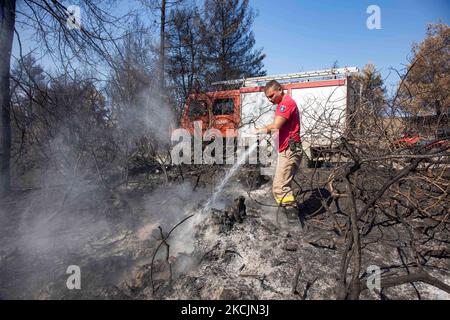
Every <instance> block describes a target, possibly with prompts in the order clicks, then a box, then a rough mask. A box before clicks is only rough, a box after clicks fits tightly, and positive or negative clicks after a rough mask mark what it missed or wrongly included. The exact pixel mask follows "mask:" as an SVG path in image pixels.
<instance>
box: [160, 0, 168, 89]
mask: <svg viewBox="0 0 450 320" xmlns="http://www.w3.org/2000/svg"><path fill="white" fill-rule="evenodd" d="M165 26H166V0H161V29H160V31H161V33H160V42H159V68H160V70H159V72H160V73H159V81H160V83H159V89H160V90H161V94H162V93H163V91H164V40H165Z"/></svg>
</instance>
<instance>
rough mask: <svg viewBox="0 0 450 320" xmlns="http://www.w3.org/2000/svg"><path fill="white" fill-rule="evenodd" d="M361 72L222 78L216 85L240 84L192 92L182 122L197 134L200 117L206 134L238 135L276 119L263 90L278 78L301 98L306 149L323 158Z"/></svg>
mask: <svg viewBox="0 0 450 320" xmlns="http://www.w3.org/2000/svg"><path fill="white" fill-rule="evenodd" d="M356 72H358V69H357V68H356V67H350V68H339V69H327V70H319V71H309V72H301V73H291V74H282V75H273V76H264V77H254V78H247V79H237V80H229V81H220V82H216V83H213V85H224V86H227V85H234V86H235V87H236V85H238V86H240V88H239V89H234V90H225V91H214V92H207V93H204V94H193V95H190V96H189V97H188V99H187V101H186V105H185V108H184V112H183V115H182V118H181V127H182V128H184V129H187V130H189V132H191V134H194V122H195V121H200V122H201V124H202V133H204V132H205V131H206V130H207V129H210V128H215V129H218V130H220V132H221V133H222V135H223V136H228V137H229V136H232V137H236V136H239V135H241V134H244V133H245V132H248V131H249V130H250V129H251V128H254V127H257V128H260V127H262V126H264V125H266V124H269V123H271V122H272V121H273V117H274V111H275V107H276V106H274V105H272V104H271V103H270V102H269V101H268V99H267V98H266V97H265V95H264V91H263V89H264V85H265V84H266V83H267V82H268V81H270V80H272V79H275V80H277V81H278V82H280V83H281V84H282V86H283V89H284V91H285V92H286V93H287V94H289V95H290V96H291V97H292V98H293V99H294V100H295V101H296V102H297V105H298V107H299V110H300V118H301V132H300V134H301V137H302V142H303V148H304V151H305V152H306V154H307V155H308V157H309V159H315V160H320V159H319V158H320V156H321V155H320V150H321V149H324V148H330V146H332V145H333V143H334V142H335V141H336V140H337V139H338V138H339V136H340V135H342V134H343V131H344V130H345V128H346V124H347V116H348V113H349V109H350V108H351V105H352V103H353V102H352V100H353V99H352V97H351V95H350V90H349V88H350V86H351V84H352V81H351V79H352V75H353V74H354V73H356Z"/></svg>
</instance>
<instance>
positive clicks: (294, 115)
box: [275, 94, 300, 152]
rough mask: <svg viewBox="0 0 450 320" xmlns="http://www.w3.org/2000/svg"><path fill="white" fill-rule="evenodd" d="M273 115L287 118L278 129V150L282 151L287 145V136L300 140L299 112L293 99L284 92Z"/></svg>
mask: <svg viewBox="0 0 450 320" xmlns="http://www.w3.org/2000/svg"><path fill="white" fill-rule="evenodd" d="M275 116H281V117H283V118H285V119H287V121H286V122H285V123H284V125H283V126H282V127H281V128H280V130H279V144H278V152H283V151H284V150H286V149H287V148H288V147H289V137H292V139H294V140H295V141H296V142H300V113H299V111H298V108H297V104H296V103H295V101H294V99H292V98H291V97H290V96H288V95H287V94H285V95H284V96H283V100H281V102H280V103H279V104H278V106H277V109H276V110H275Z"/></svg>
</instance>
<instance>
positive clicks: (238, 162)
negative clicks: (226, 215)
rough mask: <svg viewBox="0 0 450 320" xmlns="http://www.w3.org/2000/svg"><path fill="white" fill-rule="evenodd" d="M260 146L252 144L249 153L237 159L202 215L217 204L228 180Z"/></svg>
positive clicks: (215, 190)
mask: <svg viewBox="0 0 450 320" xmlns="http://www.w3.org/2000/svg"><path fill="white" fill-rule="evenodd" d="M257 146H258V142H255V143H254V144H252V145H251V146H250V147H249V148H248V149H247V151H245V152H243V153H242V154H241V155H240V156H239V157H238V159H237V161H236V163H235V164H234V165H233V167H231V169H230V171H228V173H227V174H226V176H225V178H223V180H222V181H221V183H220V184H219V185H218V186H217V187H216V188H215V189H214V193H213V195H212V197H211V198H210V199H209V200H208V202H206V204H205V206H204V207H203V210H202V214H203V213H206V212H208V210H209V209H211V207H212V206H213V205H214V204H215V202H216V200H217V196H218V195H219V194H220V193H221V192H222V189H223V188H224V187H225V185H226V184H227V182H228V180H230V178H231V177H232V176H233V175H234V174H235V173H236V171H237V170H238V169H239V167H240V166H241V165H242V164H243V163H244V162H245V159H246V158H247V156H248V155H249V154H251V153H252V152H253V151H254V150H255V149H256V147H257Z"/></svg>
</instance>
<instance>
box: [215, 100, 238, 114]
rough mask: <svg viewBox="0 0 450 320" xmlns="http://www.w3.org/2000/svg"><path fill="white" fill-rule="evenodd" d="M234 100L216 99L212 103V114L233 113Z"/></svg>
mask: <svg viewBox="0 0 450 320" xmlns="http://www.w3.org/2000/svg"><path fill="white" fill-rule="evenodd" d="M233 112H234V101H233V99H232V98H227V99H216V100H214V104H213V115H215V116H218V115H224V114H233Z"/></svg>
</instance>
